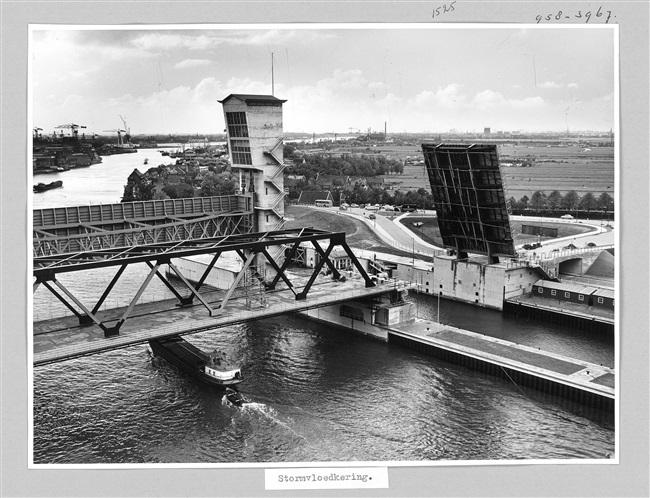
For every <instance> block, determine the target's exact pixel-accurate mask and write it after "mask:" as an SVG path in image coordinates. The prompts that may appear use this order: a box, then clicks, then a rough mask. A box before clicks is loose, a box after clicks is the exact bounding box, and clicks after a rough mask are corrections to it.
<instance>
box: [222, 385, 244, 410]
mask: <svg viewBox="0 0 650 498" xmlns="http://www.w3.org/2000/svg"><path fill="white" fill-rule="evenodd" d="M226 399H227V400H228V401H229V402H230V403H231V404H233V405H235V406H241V405H243V404H244V403H245V402H246V400H245V399H244V397H243V396H242V395H241V393H240V392H239V391H235V390H234V389H232V388H230V387H227V388H226Z"/></svg>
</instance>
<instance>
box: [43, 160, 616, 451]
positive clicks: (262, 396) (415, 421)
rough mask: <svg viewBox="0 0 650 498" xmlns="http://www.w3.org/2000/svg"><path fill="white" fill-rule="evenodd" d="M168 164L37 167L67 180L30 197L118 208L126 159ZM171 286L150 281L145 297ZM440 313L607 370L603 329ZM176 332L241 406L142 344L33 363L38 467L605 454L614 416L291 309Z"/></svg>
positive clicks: (125, 290) (84, 279)
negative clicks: (225, 361)
mask: <svg viewBox="0 0 650 498" xmlns="http://www.w3.org/2000/svg"><path fill="white" fill-rule="evenodd" d="M145 157H147V158H148V159H149V166H144V165H143V162H144V158H145ZM169 161H171V160H170V159H168V158H167V157H162V156H160V154H159V153H158V152H156V151H155V150H144V151H143V150H141V151H138V152H137V153H136V154H126V155H116V156H108V157H104V158H103V162H102V163H101V164H96V165H93V166H90V167H88V168H80V169H76V170H71V171H68V172H65V173H58V174H52V175H39V176H37V177H35V178H34V181H35V182H37V181H38V182H40V181H42V182H46V183H47V182H49V181H53V180H50V179H49V177H51V178H53V179H60V180H63V183H64V187H63V188H62V189H56V190H51V191H48V192H45V193H42V194H36V195H35V196H34V201H33V206H34V208H42V207H55V206H65V205H81V204H90V203H113V202H119V200H120V197H121V195H122V190H123V186H124V184H125V183H126V178H127V176H128V175H129V174H130V173H131V172H132V171H133V169H134V168H136V167H137V168H139V169H140V170H141V171H144V170H146V169H147V168H148V167H151V166H154V165H158V164H162V163H165V162H169ZM130 271H132V275H131V277H128V275H127V273H125V277H126V278H125V280H124V282H123V283H122V289H121V290H119V289H115V290H114V291H113V293H112V294H111V295H113V294H115V295H118V296H122V298H124V299H126V298H128V297H129V296H130V295H132V294H133V293H135V289H134V288H133V286H134V285H135V284H136V282H138V280H139V279H140V280H139V281H140V282H141V277H140V274H139V273H138V272H139V271H140V270H136V269H133V270H130ZM142 271H146V270H142ZM67 277H68V278H69V281H67V282H65V284H66V285H69V286H70V287H72V288H76V289H83V290H84V292H85V293H86V294H85V295H86V296H89V297H92V296H95V295H97V294H98V293H101V289H102V288H103V284H102V282H105V280H106V279H107V278H110V275H109V274H105V275H102V274H100V275H97V274H93V275H90V274H80V275H78V276H76V277H70V276H67ZM152 285H153V282H152ZM167 292H168V291H167V290H166V289H165V288H164V287H162V284H160V285H158V286H157V287H156V286H154V287H152V290H151V291H150V293H149V294H148V296H145V297H144V298H143V299H144V300H147V299H159V298H162V297H166V296H168V295H169V294H166V293H167ZM124 296H126V297H124ZM119 299H120V297H118V298H117V300H116V302H115V303H114V304H121V302H120V301H119ZM415 300H416V303H417V313H418V315H419V316H420V317H431V318H433V317H435V316H437V300H436V298H434V297H431V296H418V295H416V296H415ZM34 303H35V304H34V316H35V319H43V318H47V317H49V316H58V315H60V314H62V312H63V311H62V309H61V308H60V307H58V305H57V304H56V303H53V302H52V300H51V299H49V297H48V296H47V295H46V291H45V290H44V289H42V288H41V289H39V291H37V293H36V295H35V296H34ZM108 305H112V303H111V298H109V300H108ZM440 307H441V309H440V317H441V321H443V322H446V323H449V324H450V325H454V326H457V327H461V328H466V329H469V330H474V331H477V332H481V333H484V334H486V335H492V336H494V337H499V338H503V339H506V340H511V341H515V342H518V343H520V344H526V345H530V346H534V347H539V348H541V349H544V350H549V351H553V352H557V353H561V354H565V355H568V356H573V357H577V358H580V359H584V360H587V361H591V362H594V363H602V364H605V365H608V366H613V364H614V342H613V339H612V338H608V337H603V336H596V337H594V336H592V335H591V334H589V332H588V331H582V330H578V329H574V328H572V327H567V326H562V325H556V324H546V323H543V322H538V321H534V320H526V319H525V318H519V317H514V316H509V315H504V314H502V313H499V312H496V311H491V310H485V309H481V308H476V307H473V306H470V305H466V304H462V303H455V302H452V301H448V300H444V299H443V300H442V301H441V306H440ZM187 339H188V340H190V341H191V342H193V343H194V344H196V345H197V346H198V347H200V348H202V349H204V350H211V349H213V348H216V347H219V348H222V349H225V350H227V351H228V352H229V353H230V354H231V355H233V356H235V357H236V358H238V359H239V360H240V361H241V365H242V368H243V371H244V374H245V376H246V382H245V383H244V384H242V385H241V391H242V393H243V394H244V396H245V397H246V398H247V399H248V400H249V401H250V402H249V403H247V404H245V405H244V406H243V407H240V408H237V407H233V406H230V405H229V404H227V403H226V402H225V400H224V399H223V398H222V395H221V393H220V392H218V391H215V390H213V389H211V388H208V387H204V386H201V385H197V384H196V383H195V382H194V381H192V380H191V379H189V378H188V377H187V376H186V375H185V374H183V373H182V372H180V371H178V370H177V369H176V368H174V367H173V366H171V365H169V364H167V363H166V362H165V361H164V360H161V359H160V358H157V357H153V356H152V355H151V352H150V350H149V348H148V346H145V345H139V346H133V347H130V348H126V349H122V350H116V351H112V352H108V353H103V354H100V355H95V356H90V357H87V358H79V359H74V360H69V361H66V362H62V363H58V364H54V365H48V366H43V367H38V368H36V369H34V375H33V378H34V394H33V433H34V441H33V443H34V444H33V448H34V450H33V459H34V463H37V464H51V463H66V464H89V463H104V464H120V463H130V464H143V463H144V464H147V463H224V464H240V463H263V462H334V461H340V462H352V461H354V462H371V461H372V462H376V461H381V462H429V461H431V462H435V461H471V460H493V461H496V460H504V459H506V460H530V459H534V460H538V459H539V460H549V459H562V460H564V459H593V458H595V459H603V458H605V456H606V454H607V453H612V454H613V453H614V444H615V430H614V417H613V415H612V414H610V413H605V412H601V411H598V410H594V409H588V408H586V407H584V406H581V405H579V404H576V403H572V402H567V401H565V400H561V399H558V398H555V397H552V396H550V395H546V394H543V393H538V392H536V391H534V390H531V389H528V388H525V387H520V386H517V385H515V384H513V383H512V382H510V381H508V380H503V379H499V378H494V377H490V376H486V375H484V374H481V373H478V372H474V371H471V370H469V369H466V368H463V367H459V366H456V365H451V364H448V363H444V362H442V361H441V360H436V359H434V358H432V357H429V356H426V355H423V354H421V353H418V352H414V351H410V350H408V349H403V348H401V347H398V346H395V345H389V344H384V343H380V342H376V341H373V340H369V339H367V338H364V337H359V336H355V335H353V334H351V333H349V332H347V331H344V330H336V329H333V328H332V327H328V326H323V325H320V324H316V323H313V322H308V321H305V320H304V319H302V318H299V317H297V316H287V317H283V318H276V319H271V320H265V321H263V322H254V323H248V324H243V325H238V326H234V327H229V328H227V329H218V330H214V331H208V332H202V333H199V334H194V335H192V336H189V337H187Z"/></svg>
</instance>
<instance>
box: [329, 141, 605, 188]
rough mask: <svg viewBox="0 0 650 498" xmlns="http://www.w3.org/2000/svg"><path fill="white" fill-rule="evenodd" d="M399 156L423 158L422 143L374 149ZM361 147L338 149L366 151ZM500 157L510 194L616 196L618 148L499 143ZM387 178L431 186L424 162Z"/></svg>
mask: <svg viewBox="0 0 650 498" xmlns="http://www.w3.org/2000/svg"><path fill="white" fill-rule="evenodd" d="M372 150H373V151H374V152H380V153H381V154H383V155H386V156H390V157H393V158H398V159H402V160H404V159H406V158H410V159H416V160H423V157H422V149H421V147H420V146H415V145H411V146H397V145H389V144H387V145H379V146H377V147H374V148H373V149H372ZM364 151H365V149H360V148H358V147H355V148H351V149H349V150H346V149H342V150H340V151H338V152H351V153H363V152H364ZM498 152H499V160H500V162H501V171H502V174H503V177H504V184H505V191H506V197H508V198H510V197H514V198H515V200H519V199H521V198H522V197H523V196H524V195H526V196H528V198H530V197H532V195H533V193H535V192H536V191H537V190H540V191H542V192H544V193H545V194H546V195H548V194H550V193H551V192H553V191H554V190H557V191H559V192H560V193H561V194H563V195H564V194H565V193H566V192H569V191H571V190H575V191H576V192H577V193H578V195H583V194H585V193H586V192H591V193H592V194H593V195H594V196H595V197H598V196H600V194H602V193H603V192H607V193H608V194H609V195H611V196H612V197H614V188H615V185H614V171H615V161H614V148H613V147H591V148H585V147H581V146H580V147H579V146H559V147H556V146H553V147H547V146H545V145H532V146H526V145H513V146H510V145H499V146H498ZM526 158H528V159H532V160H533V161H534V166H529V167H522V166H509V165H508V164H515V163H516V162H517V161H518V160H523V159H526ZM386 182H387V183H389V184H391V183H392V184H395V185H396V188H398V189H404V190H410V189H413V190H417V189H419V188H422V187H424V188H426V189H427V190H430V187H429V180H428V178H427V175H426V171H425V169H424V164H408V165H406V167H405V168H404V173H403V174H402V175H388V176H387V177H386Z"/></svg>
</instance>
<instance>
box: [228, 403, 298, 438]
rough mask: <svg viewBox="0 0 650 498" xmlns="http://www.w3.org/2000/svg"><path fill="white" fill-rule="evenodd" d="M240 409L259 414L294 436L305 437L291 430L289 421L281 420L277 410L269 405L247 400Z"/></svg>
mask: <svg viewBox="0 0 650 498" xmlns="http://www.w3.org/2000/svg"><path fill="white" fill-rule="evenodd" d="M240 409H241V411H242V412H244V413H250V414H255V415H260V416H261V417H263V418H265V419H266V420H267V421H269V422H271V423H273V424H276V425H278V426H280V427H282V428H283V429H285V430H287V431H288V432H290V433H291V434H292V435H294V436H295V437H297V438H300V439H305V437H304V436H302V435H301V434H298V433H297V432H296V431H295V430H293V427H291V425H289V423H287V422H285V421H283V420H281V419H280V416H279V414H278V412H277V411H276V410H275V409H274V408H273V407H271V406H269V405H265V404H264V403H256V402H254V401H249V402H246V403H244V404H243V405H241V407H240Z"/></svg>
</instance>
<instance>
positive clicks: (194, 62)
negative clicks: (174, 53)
mask: <svg viewBox="0 0 650 498" xmlns="http://www.w3.org/2000/svg"><path fill="white" fill-rule="evenodd" d="M210 64H212V61H211V60H210V59H185V60H184V61H181V62H178V63H177V64H175V65H174V69H186V68H188V67H199V66H209V65H210Z"/></svg>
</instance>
